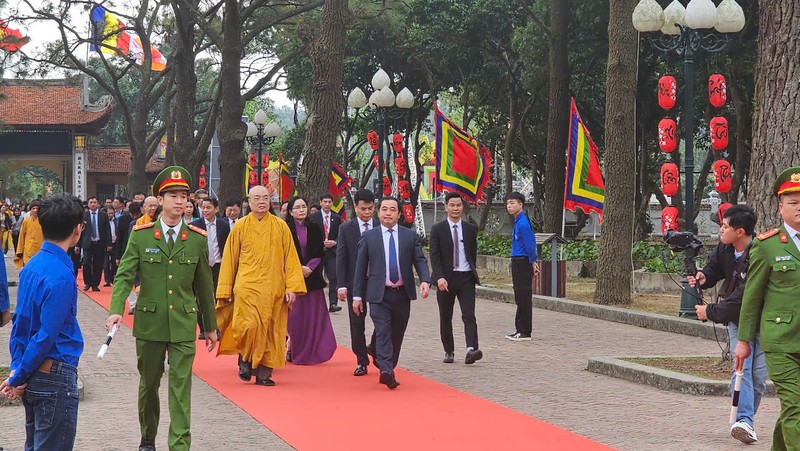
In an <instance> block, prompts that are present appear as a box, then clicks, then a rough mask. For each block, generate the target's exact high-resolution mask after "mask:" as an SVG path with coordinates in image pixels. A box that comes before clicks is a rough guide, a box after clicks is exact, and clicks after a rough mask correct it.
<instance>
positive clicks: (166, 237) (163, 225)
mask: <svg viewBox="0 0 800 451" xmlns="http://www.w3.org/2000/svg"><path fill="white" fill-rule="evenodd" d="M159 221H161V231H162V232H164V242H166V243H169V233H167V230H169V229H172V230H174V231H175V235H174V236H173V239H174V240H175V242H176V243H177V242H178V239H180V235H181V226H182V225H183V221H178V223H177V224H175V225H174V226H172V227H170V226H168V225H167V223H165V222H164V218H161V219H159Z"/></svg>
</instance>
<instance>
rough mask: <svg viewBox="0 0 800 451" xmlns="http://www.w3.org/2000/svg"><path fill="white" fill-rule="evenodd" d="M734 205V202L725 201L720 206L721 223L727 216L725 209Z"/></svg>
mask: <svg viewBox="0 0 800 451" xmlns="http://www.w3.org/2000/svg"><path fill="white" fill-rule="evenodd" d="M731 207H733V204H731V203H728V202H725V203H724V204H721V205H720V206H719V210H718V214H719V223H720V224H722V218H723V217H724V216H725V210H727V209H729V208H731Z"/></svg>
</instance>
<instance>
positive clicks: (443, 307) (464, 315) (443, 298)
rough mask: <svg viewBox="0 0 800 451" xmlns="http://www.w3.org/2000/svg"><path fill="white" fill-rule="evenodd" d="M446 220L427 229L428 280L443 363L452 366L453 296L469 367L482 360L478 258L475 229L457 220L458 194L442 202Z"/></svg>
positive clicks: (460, 205) (460, 203) (460, 209)
mask: <svg viewBox="0 0 800 451" xmlns="http://www.w3.org/2000/svg"><path fill="white" fill-rule="evenodd" d="M444 202H445V207H444V208H445V210H446V211H447V219H445V220H444V221H442V222H439V223H436V224H434V225H433V227H431V248H430V250H431V265H432V266H433V275H432V280H434V281H435V282H436V285H437V286H438V288H439V289H438V291H437V292H436V301H437V302H438V304H439V333H440V334H441V337H442V345H443V346H444V360H443V362H444V363H453V359H454V358H455V354H454V349H455V344H454V342H453V306H454V305H455V301H456V296H457V297H458V304H459V305H460V306H461V319H462V320H463V321H464V335H466V338H467V356H466V358H465V359H464V363H466V364H467V365H470V364H473V363H475V362H476V361H478V360H480V359H481V358H482V357H483V352H482V351H481V350H480V349H478V324H477V323H476V322H475V284H477V283H479V279H478V272H477V271H476V270H475V268H476V265H475V260H476V259H477V258H478V228H477V227H475V226H474V225H472V224H470V223H468V222H466V221H462V220H461V215H462V214H463V213H464V201H463V199H461V196H460V195H459V194H458V193H447V195H446V196H445V198H444Z"/></svg>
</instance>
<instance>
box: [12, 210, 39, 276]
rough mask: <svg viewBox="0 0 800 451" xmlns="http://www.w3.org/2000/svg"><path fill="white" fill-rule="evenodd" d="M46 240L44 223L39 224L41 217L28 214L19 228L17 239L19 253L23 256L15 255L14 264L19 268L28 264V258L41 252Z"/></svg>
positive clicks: (17, 251)
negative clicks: (43, 228)
mask: <svg viewBox="0 0 800 451" xmlns="http://www.w3.org/2000/svg"><path fill="white" fill-rule="evenodd" d="M43 242H44V235H42V225H41V224H39V217H38V216H37V217H33V216H28V217H27V218H25V220H24V221H22V225H21V226H20V228H19V240H18V241H17V249H16V250H15V252H16V253H17V254H22V258H21V259H20V258H19V257H16V256H15V257H14V266H16V268H17V269H22V267H23V266H25V265H27V264H28V260H30V259H31V257H33V255H34V254H36V253H37V252H39V249H41V248H42V243H43Z"/></svg>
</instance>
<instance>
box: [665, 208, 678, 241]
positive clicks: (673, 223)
mask: <svg viewBox="0 0 800 451" xmlns="http://www.w3.org/2000/svg"><path fill="white" fill-rule="evenodd" d="M667 230H678V209H677V208H675V207H673V206H671V205H670V206H669V207H664V209H663V210H661V234H662V235H663V234H665V233H666V232H667Z"/></svg>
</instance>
